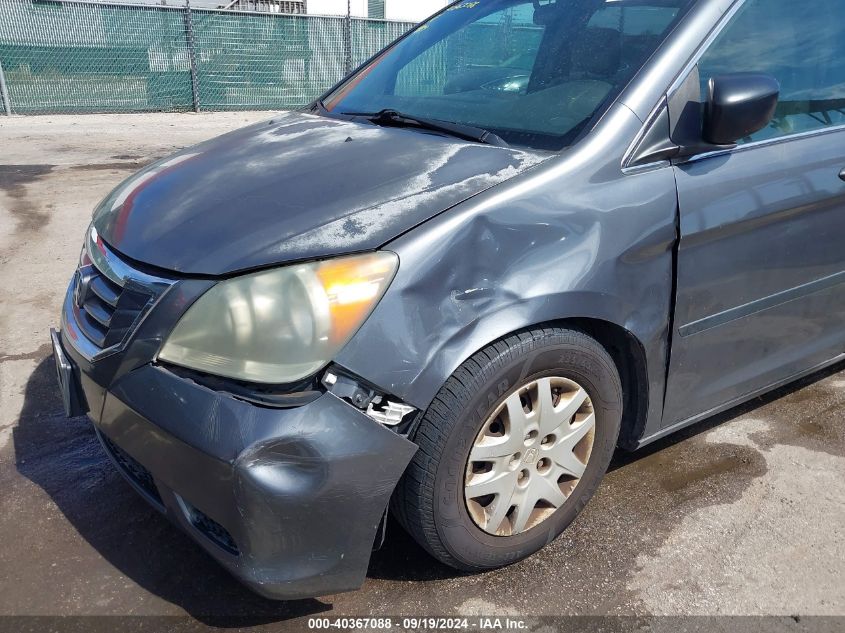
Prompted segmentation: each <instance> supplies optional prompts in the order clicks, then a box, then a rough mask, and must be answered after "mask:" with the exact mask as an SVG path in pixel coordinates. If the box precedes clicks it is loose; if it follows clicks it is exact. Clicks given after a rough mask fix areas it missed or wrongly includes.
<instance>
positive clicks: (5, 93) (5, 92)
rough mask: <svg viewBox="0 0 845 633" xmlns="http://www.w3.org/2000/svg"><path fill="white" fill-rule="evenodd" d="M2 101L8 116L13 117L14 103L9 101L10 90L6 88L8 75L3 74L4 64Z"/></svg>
mask: <svg viewBox="0 0 845 633" xmlns="http://www.w3.org/2000/svg"><path fill="white" fill-rule="evenodd" d="M0 99H2V101H3V109H4V110H5V111H6V116H12V102H11V101H10V100H9V90H8V88H7V87H6V75H5V74H4V73H3V62H0Z"/></svg>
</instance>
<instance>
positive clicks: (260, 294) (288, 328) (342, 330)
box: [159, 252, 399, 384]
mask: <svg viewBox="0 0 845 633" xmlns="http://www.w3.org/2000/svg"><path fill="white" fill-rule="evenodd" d="M398 266H399V258H398V257H397V256H396V255H395V254H393V253H386V252H381V253H371V254H367V255H359V256H353V257H342V258H338V259H333V260H329V261H324V262H314V263H309V264H300V265H296V266H289V267H286V268H278V269H275V270H269V271H266V272H260V273H256V274H253V275H247V276H244V277H238V278H236V279H231V280H228V281H223V282H220V283H219V284H217V285H216V286H214V287H213V288H212V289H211V290H209V291H208V292H207V293H205V294H204V295H203V296H202V297H200V298H199V300H198V301H197V302H196V303H195V304H194V305H193V306H191V307H190V309H188V311H187V312H186V313H185V315H184V316H183V317H182V318H181V320H180V321H179V323H178V324H177V325H176V328H175V329H174V330H173V332H172V333H171V334H170V337H169V338H168V339H167V342H166V343H165V344H164V347H163V348H162V350H161V353H160V354H159V358H160V359H162V360H164V361H167V362H169V363H173V364H174V365H180V366H182V367H188V368H190V369H195V370H198V371H203V372H206V373H209V374H215V375H218V376H225V377H228V378H236V379H238V380H245V381H248V382H256V383H263V384H284V383H290V382H295V381H297V380H301V379H303V378H306V377H308V376H310V375H312V374H313V373H314V372H316V371H317V370H318V369H320V368H321V367H324V366H325V365H327V364H328V363H329V362H330V361H331V360H332V359H333V358H334V357H335V355H336V354H337V353H338V352H339V351H340V350H341V348H342V347H343V346H344V345H346V343H347V342H349V339H351V338H352V336H353V335H354V334H355V332H357V331H358V328H360V327H361V325H362V324H363V323H364V321H365V320H366V319H367V317H368V316H369V315H370V313H371V312H372V311H373V308H375V306H376V304H377V303H378V302H379V300H380V299H381V297H382V295H384V292H385V290H387V286H388V285H389V284H390V282H391V281H392V280H393V276H394V275H395V274H396V270H397V268H398Z"/></svg>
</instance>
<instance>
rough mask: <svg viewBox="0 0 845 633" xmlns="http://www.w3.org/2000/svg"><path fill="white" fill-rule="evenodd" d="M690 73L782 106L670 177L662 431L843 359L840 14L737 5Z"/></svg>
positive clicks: (843, 50)
mask: <svg viewBox="0 0 845 633" xmlns="http://www.w3.org/2000/svg"><path fill="white" fill-rule="evenodd" d="M698 70H699V75H700V77H701V79H702V83H704V82H706V81H707V80H708V79H709V78H710V77H712V76H716V75H719V74H724V73H733V72H742V71H748V72H765V73H769V74H771V75H773V76H775V77H776V78H777V79H778V81H779V82H780V84H781V97H780V103H779V106H778V110H777V113H776V115H775V119H774V121H773V122H772V124H771V125H770V126H769V127H768V128H767V129H765V130H763V131H761V132H759V133H757V134H755V135H754V136H753V137H750V138H747V139H744V140H743V141H742V142H741V143H740V145H739V146H738V147H737V148H736V149H735V150H732V151H730V152H725V153H721V154H714V155H710V156H704V157H699V158H697V159H694V160H691V161H689V162H687V163H686V164H682V165H678V166H676V168H675V171H676V179H677V183H678V198H679V205H680V245H679V252H678V288H677V297H676V311H675V319H674V331H673V344H672V355H671V362H670V369H669V381H668V391H667V399H666V409H665V413H664V425H665V426H670V425H673V424H677V423H679V422H681V421H685V420H688V419H690V418H693V417H695V416H697V415H699V414H702V413H705V412H708V411H712V410H713V409H716V408H719V407H721V406H724V405H726V404H728V403H731V402H735V401H738V400H741V399H743V398H744V397H747V396H748V395H749V394H752V393H754V392H756V391H759V390H761V389H764V388H766V387H768V386H771V385H773V384H776V383H778V382H781V381H785V380H787V379H789V378H790V377H792V376H795V375H796V374H799V373H801V372H804V371H806V370H808V369H811V368H813V367H816V366H819V365H820V364H823V363H825V362H826V361H829V360H830V359H832V358H834V357H836V356H838V355H840V354H842V353H843V352H845V325H843V324H845V181H843V178H845V172H844V171H843V169H845V20H843V19H842V1H841V0H815V1H814V2H808V3H801V2H795V1H794V0H747V2H746V3H745V4H744V6H743V7H742V8H741V9H740V10H739V12H738V13H737V14H736V15H735V16H734V17H733V18H732V19H731V20H730V22H729V23H728V24H727V25H726V27H725V28H724V29H723V30H722V32H721V33H720V34H719V36H718V37H717V39H716V40H715V41H714V42H713V44H712V45H711V46H710V47H709V48H708V50H707V51H706V52H705V53H704V55H703V57H702V58H701V59H700V61H699V64H698ZM705 85H706V84H705ZM702 94H704V92H703V91H702Z"/></svg>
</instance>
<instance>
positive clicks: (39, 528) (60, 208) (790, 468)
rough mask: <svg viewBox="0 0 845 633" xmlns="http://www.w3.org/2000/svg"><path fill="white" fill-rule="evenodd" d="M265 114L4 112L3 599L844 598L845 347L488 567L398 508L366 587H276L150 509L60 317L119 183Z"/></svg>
mask: <svg viewBox="0 0 845 633" xmlns="http://www.w3.org/2000/svg"><path fill="white" fill-rule="evenodd" d="M269 117H270V114H269V113H235V114H204V115H158V114H156V115H97V116H72V117H71V116H68V117H65V116H52V117H50V116H48V117H29V118H15V117H13V118H11V119H3V118H2V117H0V282H1V283H2V288H3V293H2V298H1V299H0V302H1V303H0V490H2V493H0V495H2V496H0V542H2V543H3V546H2V548H0V569H2V570H3V571H2V574H0V615H7V616H8V615H105V614H109V615H159V616H185V615H187V616H190V617H191V618H194V619H196V621H197V622H199V623H206V624H214V625H215V626H222V625H224V624H225V623H226V622H227V621H228V620H226V618H230V617H238V618H240V617H245V618H248V620H247V621H248V622H249V623H250V624H255V625H267V626H268V627H270V628H276V627H282V626H285V627H287V626H290V625H291V624H300V625H302V623H303V622H304V621H305V620H304V618H307V617H308V616H313V615H315V614H322V615H329V616H338V615H344V616H346V615H353V614H355V615H368V614H391V615H414V616H419V615H423V614H439V615H444V614H445V615H459V614H463V615H475V614H483V615H492V614H499V615H526V614H548V615H636V616H644V617H648V616H651V615H726V614H730V615H781V616H793V615H802V616H806V615H845V373H843V369H845V367H842V366H839V367H835V368H833V369H831V370H828V371H826V372H824V373H822V374H820V375H816V376H813V377H811V378H809V379H807V380H805V381H803V382H802V383H801V384H800V385H797V386H793V387H790V388H788V389H785V390H781V391H779V392H777V393H776V394H773V395H771V396H768V397H766V398H764V399H758V400H756V401H754V402H753V403H751V404H749V405H746V406H744V407H742V408H740V409H738V410H733V411H730V412H728V413H727V414H724V415H721V416H719V417H718V418H716V419H713V420H710V421H707V422H705V423H702V424H700V425H698V426H696V427H694V428H692V429H689V430H688V431H685V432H683V433H681V434H680V435H678V436H675V437H673V438H669V439H667V440H664V441H662V442H660V443H659V444H657V445H656V446H653V447H650V448H648V449H646V450H644V451H642V452H640V453H636V454H620V455H618V456H617V457H616V459H615V460H614V464H613V466H612V470H611V472H610V473H609V475H608V477H607V479H606V481H605V483H604V484H603V485H602V487H601V488H600V490H599V493H598V495H597V497H596V498H595V500H594V501H593V502H592V503H591V504H590V505H589V506H588V508H587V510H586V511H585V512H584V514H583V515H582V516H581V517H580V518H579V519H578V520H577V521H576V522H575V524H573V526H572V527H571V528H570V529H569V530H568V531H567V532H566V533H565V534H564V535H563V536H562V537H561V538H559V539H558V540H557V541H555V542H554V543H553V544H551V545H550V546H549V547H548V548H547V549H546V550H545V551H543V552H541V553H540V554H538V555H536V556H534V557H533V558H531V559H529V560H527V561H524V562H522V563H519V564H517V565H514V566H512V567H510V568H507V569H504V570H499V571H495V572H491V573H486V574H482V575H476V576H465V575H459V574H456V573H455V572H454V571H452V570H450V569H447V568H445V567H443V566H441V565H439V564H438V563H436V562H435V561H434V560H432V559H431V558H429V557H428V556H427V555H426V554H425V553H423V552H422V551H421V550H420V549H419V548H418V547H417V546H416V545H415V544H414V543H413V542H412V541H411V540H410V539H409V538H408V537H407V536H406V535H405V534H404V533H403V532H402V531H401V529H400V528H398V527H397V526H395V525H390V527H389V532H388V542H387V544H386V545H385V548H384V549H382V550H381V551H379V552H377V553H376V554H375V555H374V557H373V561H372V565H371V568H370V572H369V576H368V579H367V582H366V584H365V585H364V587H363V589H362V590H361V591H359V592H356V593H351V594H345V595H338V596H329V597H325V598H320V599H316V600H306V601H301V602H291V603H275V602H270V601H266V600H263V599H261V598H259V597H257V596H255V595H253V594H251V593H250V592H249V591H247V590H246V589H244V588H243V587H242V586H241V585H239V584H238V583H237V582H236V581H234V580H232V579H231V578H230V577H229V576H228V575H227V574H226V573H225V572H224V571H222V569H220V568H219V567H218V566H217V565H216V564H215V563H214V562H213V561H212V560H211V559H209V558H208V557H207V556H206V555H205V554H204V553H203V552H202V551H201V550H200V549H199V548H198V547H197V546H195V545H193V543H192V542H191V541H190V540H189V539H188V538H187V537H185V536H183V535H182V534H181V533H180V532H179V531H178V530H177V529H176V528H174V527H172V526H171V525H170V524H169V523H168V522H167V521H166V520H164V519H162V518H161V517H160V516H159V515H158V514H157V513H156V512H155V511H153V510H151V509H150V508H149V507H148V506H147V505H146V504H145V502H143V501H142V500H141V499H140V498H139V497H137V495H136V494H135V493H134V492H133V491H132V490H131V489H130V487H129V486H128V485H127V484H126V483H124V482H123V480H122V479H121V478H120V476H119V475H118V474H117V473H116V472H115V470H114V469H113V468H112V466H111V464H110V463H109V462H108V461H107V459H106V457H105V455H104V454H103V452H102V451H101V449H100V447H99V445H98V444H97V442H96V440H95V437H94V434H93V431H92V429H91V427H90V424H89V423H88V422H87V421H86V419H84V418H78V419H71V420H68V419H66V418H64V417H63V415H62V413H61V403H60V400H59V396H58V392H57V389H56V387H55V378H54V373H53V367H52V365H51V360H50V359H49V358H48V356H49V352H50V350H49V345H48V340H49V338H48V328H49V327H50V326H51V325H54V324H55V323H56V322H57V320H58V315H59V306H60V300H61V297H62V294H63V291H64V288H65V286H66V284H67V281H68V279H69V278H70V276H71V273H72V272H73V269H74V266H75V263H76V259H77V256H78V253H79V247H80V244H81V241H82V234H83V231H84V230H85V227H86V226H87V224H88V221H89V219H90V215H91V211H92V209H93V208H94V206H95V204H96V203H97V202H98V201H99V200H100V199H101V198H102V197H103V196H104V195H105V194H106V193H107V192H108V191H109V190H110V189H111V188H113V187H114V186H115V185H116V184H117V183H118V182H120V181H121V180H122V179H123V178H125V177H127V176H128V175H130V174H131V173H132V172H133V171H134V170H136V169H138V168H139V167H141V166H143V165H144V164H146V163H147V162H149V161H151V160H153V159H155V158H158V157H161V156H164V155H166V154H168V153H170V152H172V151H174V150H176V149H178V148H181V147H184V146H186V145H189V144H192V143H195V142H198V141H200V140H203V139H205V138H209V137H212V136H215V135H217V134H220V133H222V132H224V131H227V130H230V129H233V128H236V127H239V126H242V125H246V124H247V123H250V122H253V121H256V120H261V119H263V118H269ZM327 520H332V519H331V518H327ZM221 618H223V620H221ZM184 621H192V620H186V619H182V620H179V622H184ZM789 621H790V622H792V621H794V620H789ZM174 622H175V621H174ZM239 622H240V623H243V621H239ZM833 622H834V623H835V625H836V626H838V625H839V623H845V621H840V620H834V621H833ZM0 626H2V625H1V624H0ZM840 630H841V629H840Z"/></svg>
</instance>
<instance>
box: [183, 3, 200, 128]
mask: <svg viewBox="0 0 845 633" xmlns="http://www.w3.org/2000/svg"><path fill="white" fill-rule="evenodd" d="M185 36H186V38H187V40H188V61H189V62H190V64H191V101H192V103H193V107H194V112H199V111H200V87H199V81H198V80H197V50H196V43H195V42H194V17H193V12H192V11H191V0H185Z"/></svg>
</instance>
